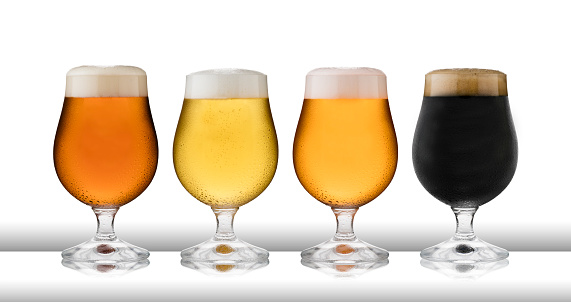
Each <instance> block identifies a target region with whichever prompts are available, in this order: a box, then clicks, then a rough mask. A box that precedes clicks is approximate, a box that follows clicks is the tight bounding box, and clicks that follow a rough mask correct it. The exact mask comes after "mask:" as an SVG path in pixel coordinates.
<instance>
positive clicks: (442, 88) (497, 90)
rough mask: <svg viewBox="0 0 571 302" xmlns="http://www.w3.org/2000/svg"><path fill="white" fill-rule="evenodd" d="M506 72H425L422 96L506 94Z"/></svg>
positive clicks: (463, 69)
mask: <svg viewBox="0 0 571 302" xmlns="http://www.w3.org/2000/svg"><path fill="white" fill-rule="evenodd" d="M507 95H508V88H507V82H506V74H505V73H503V72H501V71H497V70H491V69H475V68H455V69H439V70H434V71H431V72H429V73H427V74H426V77H425V83H424V96H507Z"/></svg>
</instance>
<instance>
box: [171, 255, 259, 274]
mask: <svg viewBox="0 0 571 302" xmlns="http://www.w3.org/2000/svg"><path fill="white" fill-rule="evenodd" d="M269 263H270V261H269V260H268V259H267V258H266V259H263V260H260V261H254V262H239V263H236V262H232V261H229V262H225V261H216V262H197V261H192V260H185V259H183V260H181V261H180V264H182V266H185V267H188V268H190V269H193V270H196V271H199V272H201V273H203V274H206V275H218V276H220V275H224V276H231V275H232V276H235V275H243V274H246V273H249V272H251V271H254V270H257V269H260V268H262V267H264V266H267V265H268V264H269Z"/></svg>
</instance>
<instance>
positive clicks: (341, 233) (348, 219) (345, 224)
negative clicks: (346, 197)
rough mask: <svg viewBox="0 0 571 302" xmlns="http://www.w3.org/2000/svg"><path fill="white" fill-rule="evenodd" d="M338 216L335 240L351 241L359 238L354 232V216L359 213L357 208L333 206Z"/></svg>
mask: <svg viewBox="0 0 571 302" xmlns="http://www.w3.org/2000/svg"><path fill="white" fill-rule="evenodd" d="M331 209H332V210H333V213H334V214H335V217H336V218H337V231H336V232H335V236H334V237H333V240H338V241H351V240H355V239H357V236H355V233H354V232H353V217H355V213H357V210H358V208H357V209H337V208H331Z"/></svg>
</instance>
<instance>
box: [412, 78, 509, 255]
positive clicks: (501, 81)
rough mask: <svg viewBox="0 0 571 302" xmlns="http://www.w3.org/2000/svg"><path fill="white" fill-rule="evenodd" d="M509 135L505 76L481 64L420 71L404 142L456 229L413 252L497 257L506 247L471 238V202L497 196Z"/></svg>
mask: <svg viewBox="0 0 571 302" xmlns="http://www.w3.org/2000/svg"><path fill="white" fill-rule="evenodd" d="M517 151H518V150H517V139H516V133H515V129H514V125H513V122H512V117H511V113H510V105H509V101H508V93H507V84H506V75H505V74H504V73H502V72H499V71H496V70H487V69H444V70H435V71H432V72H429V73H428V74H426V78H425V87H424V100H423V101H422V108H421V110H420V116H419V117H418V123H417V125H416V131H415V133H414V141H413V146H412V160H413V164H414V170H415V172H416V176H417V177H418V180H419V181H420V183H421V184H422V185H423V186H424V188H425V189H426V190H427V191H428V192H429V193H430V194H431V195H432V196H434V197H435V198H436V199H438V200H440V201H441V202H443V203H445V204H447V205H449V206H450V207H452V211H453V212H454V214H455V215H456V222H457V224H456V234H455V235H454V237H452V239H450V240H448V241H445V242H443V243H441V244H438V245H436V246H433V247H430V248H427V249H425V250H423V251H422V252H421V254H420V255H421V257H422V258H424V259H427V260H431V261H451V262H458V263H471V262H482V261H483V262H486V261H488V262H490V261H497V260H501V259H505V258H507V257H508V252H507V251H506V250H504V249H502V248H499V247H496V246H493V245H491V244H488V243H486V242H484V241H482V240H480V239H478V237H476V235H474V231H473V229H472V220H473V216H474V213H475V212H476V210H477V209H478V207H480V206H482V205H483V204H485V203H487V202H488V201H490V200H492V199H494V198H495V197H496V196H498V195H499V194H500V193H501V192H502V191H503V190H504V189H505V188H506V187H507V186H508V184H509V183H510V181H511V179H512V177H513V175H514V173H515V170H516V165H517Z"/></svg>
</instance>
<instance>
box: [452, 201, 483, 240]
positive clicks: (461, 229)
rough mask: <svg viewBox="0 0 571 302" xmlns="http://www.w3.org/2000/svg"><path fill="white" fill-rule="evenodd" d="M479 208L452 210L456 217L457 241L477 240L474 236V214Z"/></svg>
mask: <svg viewBox="0 0 571 302" xmlns="http://www.w3.org/2000/svg"><path fill="white" fill-rule="evenodd" d="M477 210H478V208H477V207H476V208H452V211H454V215H456V234H454V239H456V240H471V239H474V238H476V235H474V227H473V226H472V224H473V222H474V213H476V211H477Z"/></svg>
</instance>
